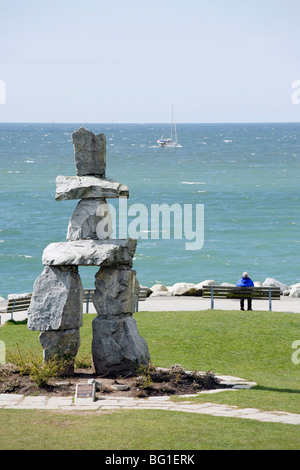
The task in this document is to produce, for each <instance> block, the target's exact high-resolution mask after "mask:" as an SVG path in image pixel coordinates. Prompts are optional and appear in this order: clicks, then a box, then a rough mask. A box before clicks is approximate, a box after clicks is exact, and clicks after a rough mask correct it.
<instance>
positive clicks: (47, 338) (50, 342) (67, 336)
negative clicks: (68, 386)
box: [39, 328, 80, 375]
mask: <svg viewBox="0 0 300 470" xmlns="http://www.w3.org/2000/svg"><path fill="white" fill-rule="evenodd" d="M39 340H40V343H41V345H42V347H43V350H44V351H43V358H44V361H46V362H48V361H49V360H51V359H57V360H58V361H60V360H61V361H62V363H63V364H64V368H63V370H62V371H61V375H73V374H74V360H75V357H76V354H77V352H78V349H79V346H80V333H79V329H78V328H74V329H72V330H57V331H43V332H42V333H41V334H40V336H39Z"/></svg>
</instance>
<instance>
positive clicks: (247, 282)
mask: <svg viewBox="0 0 300 470" xmlns="http://www.w3.org/2000/svg"><path fill="white" fill-rule="evenodd" d="M237 287H254V282H253V281H252V279H250V277H249V276H248V273H246V272H244V273H243V277H241V279H239V280H238V282H237ZM247 300H248V310H252V299H247ZM244 301H245V299H241V310H245V309H244Z"/></svg>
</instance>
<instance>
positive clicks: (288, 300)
mask: <svg viewBox="0 0 300 470" xmlns="http://www.w3.org/2000/svg"><path fill="white" fill-rule="evenodd" d="M6 303H7V302H5V301H1V302H0V310H1V309H4V308H5V306H6ZM252 304H253V305H252V306H253V310H254V311H255V310H258V311H266V312H268V311H269V301H268V300H253V302H252ZM210 306H211V305H210V299H203V298H202V297H185V296H182V297H173V296H171V297H148V298H147V299H146V300H143V301H140V302H139V311H144V312H179V311H190V312H197V311H201V310H209V309H210ZM214 308H215V310H239V309H240V303H239V300H226V299H225V300H224V299H215V300H214ZM83 311H84V312H86V303H84V305H83ZM272 311H273V312H287V313H288V312H289V313H300V298H293V297H286V296H281V298H280V300H273V301H272ZM89 313H96V310H95V307H94V305H93V304H92V303H91V302H90V303H89ZM26 317H27V315H26V312H16V313H14V320H16V321H20V320H24V319H25V318H26ZM10 319H11V314H10V313H0V324H4V323H5V322H7V321H8V320H10Z"/></svg>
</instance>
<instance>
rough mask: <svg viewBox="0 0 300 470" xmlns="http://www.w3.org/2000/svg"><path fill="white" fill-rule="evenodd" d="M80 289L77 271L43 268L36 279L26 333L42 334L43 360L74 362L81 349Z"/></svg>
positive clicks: (75, 268)
mask: <svg viewBox="0 0 300 470" xmlns="http://www.w3.org/2000/svg"><path fill="white" fill-rule="evenodd" d="M82 310H83V288H82V284H81V279H80V276H79V274H78V268H77V267H72V266H46V267H45V269H44V271H43V272H42V274H41V275H40V276H39V277H38V278H37V279H36V281H35V283H34V287H33V294H32V298H31V303H30V307H29V310H28V329H29V330H34V331H36V330H37V331H41V334H40V337H39V339H40V343H41V345H42V347H43V349H44V352H43V353H44V360H45V361H48V360H49V359H51V358H54V357H57V358H58V359H68V360H69V361H70V364H71V366H70V370H69V371H68V373H70V371H72V370H73V371H74V359H75V356H76V354H77V352H78V348H79V345H80V334H79V328H80V327H81V326H82V318H83V317H82Z"/></svg>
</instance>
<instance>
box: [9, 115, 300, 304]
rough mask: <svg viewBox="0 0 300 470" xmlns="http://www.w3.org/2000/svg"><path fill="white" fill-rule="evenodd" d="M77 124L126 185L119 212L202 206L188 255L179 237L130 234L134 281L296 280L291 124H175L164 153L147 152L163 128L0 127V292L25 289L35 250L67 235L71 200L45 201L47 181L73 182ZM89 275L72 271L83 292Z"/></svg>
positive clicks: (298, 140) (296, 146)
mask: <svg viewBox="0 0 300 470" xmlns="http://www.w3.org/2000/svg"><path fill="white" fill-rule="evenodd" d="M81 125H84V126H85V127H86V128H88V129H90V130H92V131H93V132H95V133H100V132H103V133H105V134H106V139H107V172H106V174H107V177H109V178H113V179H115V180H118V181H120V182H122V183H124V184H126V185H128V186H129V191H130V198H129V200H128V208H129V207H131V206H133V207H135V208H136V207H137V206H135V205H136V204H142V205H143V207H146V208H147V211H148V214H149V218H150V213H151V208H152V206H153V205H154V204H168V205H169V207H170V206H171V205H173V204H180V207H182V208H183V207H184V204H188V205H190V206H191V207H193V208H195V207H196V206H197V205H203V206H201V207H204V227H203V230H204V232H203V233H204V244H203V247H202V248H201V249H198V250H187V249H186V243H187V241H189V240H187V237H186V236H184V235H185V232H184V234H183V237H182V238H181V239H176V238H175V236H174V232H173V230H171V233H170V237H169V239H164V238H163V236H164V235H163V233H164V231H163V227H161V231H160V232H158V233H156V235H154V234H153V232H151V228H152V226H151V219H150V222H149V219H147V221H148V226H147V225H145V224H144V222H143V223H141V225H140V226H137V232H139V233H140V235H141V237H143V238H140V239H138V245H137V251H136V256H135V259H134V269H136V271H137V277H138V279H139V281H140V283H141V284H143V285H148V286H151V285H153V284H156V283H163V284H165V285H172V284H174V283H176V282H192V283H198V282H201V281H203V280H205V279H214V280H216V281H217V282H218V283H222V282H232V283H235V282H236V280H237V279H238V278H239V277H240V275H241V273H242V272H243V271H245V270H247V271H248V272H249V274H250V276H251V277H252V279H253V280H256V281H264V280H265V278H266V277H275V278H277V279H278V280H280V281H282V282H284V283H286V284H289V285H290V284H293V283H296V282H300V260H299V249H300V211H299V206H300V192H299V179H300V178H299V177H300V124H299V123H294V124H205V125H202V124H178V125H177V131H178V138H179V143H180V144H181V146H180V147H178V148H174V149H166V148H159V147H157V144H156V140H157V139H158V138H160V137H161V135H162V133H163V132H164V133H165V135H166V134H168V131H169V129H168V126H166V125H163V124H144V125H142V124H54V123H53V124H4V123H2V124H0V208H1V212H0V214H1V218H0V295H2V296H7V295H8V294H9V293H20V292H31V291H32V288H33V283H34V281H35V279H36V277H37V276H38V275H39V274H40V273H41V272H42V270H43V266H42V261H41V259H42V253H43V250H44V248H45V247H46V246H47V245H48V244H49V243H52V242H58V241H65V239H66V232H67V226H68V222H69V219H70V217H71V215H72V212H73V210H74V208H75V207H76V205H77V203H78V201H61V202H57V201H55V199H54V196H55V179H56V176H57V175H67V176H72V175H75V174H76V172H75V164H74V154H73V144H72V138H71V134H72V132H73V131H74V130H76V129H77V128H78V127H80V126H81ZM108 202H110V203H112V205H113V206H114V207H115V208H116V211H117V210H118V201H117V200H115V201H113V200H108ZM137 217H138V213H137V212H136V213H135V214H134V213H133V214H132V215H131V216H130V215H128V224H131V223H133V224H137ZM139 221H141V220H140V219H139ZM144 221H145V220H144ZM147 221H146V222H147ZM174 224H175V222H174V223H173V225H174ZM193 227H194V229H195V230H196V225H195V220H194V225H193ZM96 270H97V269H96V268H92V267H84V268H80V274H81V277H82V281H83V284H84V287H93V284H94V273H95V272H96Z"/></svg>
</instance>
